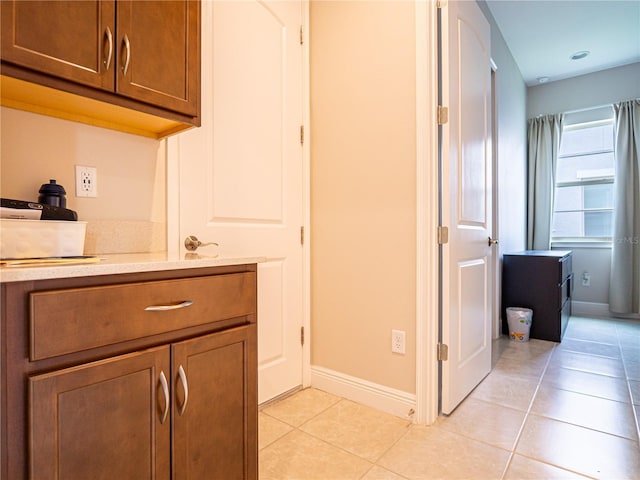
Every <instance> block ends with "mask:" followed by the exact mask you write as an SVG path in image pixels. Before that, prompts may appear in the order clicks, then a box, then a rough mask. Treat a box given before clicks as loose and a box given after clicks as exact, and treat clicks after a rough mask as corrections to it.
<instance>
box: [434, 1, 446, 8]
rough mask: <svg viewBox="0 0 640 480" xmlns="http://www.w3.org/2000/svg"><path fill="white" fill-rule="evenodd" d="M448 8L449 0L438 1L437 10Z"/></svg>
mask: <svg viewBox="0 0 640 480" xmlns="http://www.w3.org/2000/svg"><path fill="white" fill-rule="evenodd" d="M446 6H447V0H438V1H437V2H436V8H444V7H446Z"/></svg>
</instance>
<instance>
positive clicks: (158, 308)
mask: <svg viewBox="0 0 640 480" xmlns="http://www.w3.org/2000/svg"><path fill="white" fill-rule="evenodd" d="M191 305H193V302H192V301H191V300H185V301H184V302H180V303H173V304H171V305H149V306H148V307H147V308H145V310H147V311H148V312H164V311H166V310H178V309H179V308H187V307H189V306H191Z"/></svg>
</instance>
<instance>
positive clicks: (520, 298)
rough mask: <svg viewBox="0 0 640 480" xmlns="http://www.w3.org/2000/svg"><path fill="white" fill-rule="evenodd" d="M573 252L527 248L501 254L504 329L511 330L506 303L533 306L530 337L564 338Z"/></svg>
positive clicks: (569, 299)
mask: <svg viewBox="0 0 640 480" xmlns="http://www.w3.org/2000/svg"><path fill="white" fill-rule="evenodd" d="M572 283H573V270H572V254H571V251H567V250H526V251H524V252H518V253H512V254H505V255H504V256H503V258H502V331H503V333H504V334H508V333H509V325H508V323H507V313H506V309H507V307H524V308H530V309H532V310H533V321H532V322H531V331H530V337H531V338H538V339H541V340H551V341H554V342H560V341H562V336H563V335H564V331H565V329H566V328H567V323H568V321H569V317H570V316H571V292H572Z"/></svg>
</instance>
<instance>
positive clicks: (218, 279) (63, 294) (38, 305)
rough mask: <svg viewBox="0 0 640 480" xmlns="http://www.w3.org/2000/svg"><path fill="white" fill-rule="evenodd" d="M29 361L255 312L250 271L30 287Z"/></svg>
mask: <svg viewBox="0 0 640 480" xmlns="http://www.w3.org/2000/svg"><path fill="white" fill-rule="evenodd" d="M29 297H30V299H29V301H30V312H29V320H30V332H31V333H30V351H29V355H30V359H31V360H32V361H35V360H42V359H45V358H50V357H55V356H59V355H65V354H68V353H73V352H78V351H82V350H88V349H91V348H97V347H101V346H105V345H111V344H115V343H119V342H124V341H128V340H133V339H138V338H141V337H146V336H150V335H156V334H161V333H165V332H170V331H173V330H179V329H183V328H187V327H192V326H197V325H202V324H206V323H212V322H216V321H221V320H227V319H231V318H237V317H243V316H247V315H252V314H255V313H256V273H255V272H244V273H233V274H225V275H214V276H206V277H195V278H185V279H177V280H165V281H154V282H140V283H129V284H120V285H107V286H99V287H89V288H72V289H61V290H48V291H40V292H32V293H31V294H30V295H29Z"/></svg>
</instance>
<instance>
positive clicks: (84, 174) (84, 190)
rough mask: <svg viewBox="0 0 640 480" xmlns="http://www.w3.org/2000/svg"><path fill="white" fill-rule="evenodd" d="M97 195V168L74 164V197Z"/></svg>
mask: <svg viewBox="0 0 640 480" xmlns="http://www.w3.org/2000/svg"><path fill="white" fill-rule="evenodd" d="M97 196H98V169H97V168H96V167H87V166H85V165H76V197H97Z"/></svg>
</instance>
